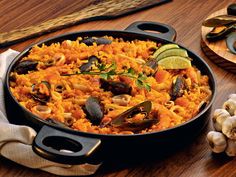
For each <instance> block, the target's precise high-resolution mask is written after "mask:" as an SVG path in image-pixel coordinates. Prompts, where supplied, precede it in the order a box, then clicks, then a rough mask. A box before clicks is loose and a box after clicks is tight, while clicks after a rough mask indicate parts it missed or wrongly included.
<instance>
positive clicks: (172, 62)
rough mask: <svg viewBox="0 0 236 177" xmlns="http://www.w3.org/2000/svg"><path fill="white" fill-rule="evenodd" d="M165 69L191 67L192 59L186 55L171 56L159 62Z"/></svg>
mask: <svg viewBox="0 0 236 177" xmlns="http://www.w3.org/2000/svg"><path fill="white" fill-rule="evenodd" d="M157 64H158V65H159V66H162V67H163V68H164V69H185V68H189V67H191V61H190V60H189V59H188V58H186V57H181V56H170V57H165V58H163V59H161V60H160V61H158V62H157Z"/></svg>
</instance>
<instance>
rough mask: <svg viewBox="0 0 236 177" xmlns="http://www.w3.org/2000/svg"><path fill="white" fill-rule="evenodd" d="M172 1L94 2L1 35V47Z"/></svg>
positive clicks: (118, 0)
mask: <svg viewBox="0 0 236 177" xmlns="http://www.w3.org/2000/svg"><path fill="white" fill-rule="evenodd" d="M168 1H170V0H152V1H150V0H115V1H114V0H100V1H93V2H91V3H90V4H88V5H87V6H85V7H84V8H83V9H80V10H79V11H77V12H74V13H71V14H69V15H65V16H60V17H57V18H54V19H50V20H48V21H45V22H42V23H39V24H36V25H33V26H29V27H25V28H20V29H15V30H11V31H9V32H8V31H7V32H4V33H0V47H1V46H8V45H10V44H13V43H16V42H19V41H24V40H26V39H29V38H32V37H36V36H40V35H42V34H45V33H49V32H52V31H56V30H59V29H62V28H66V27H69V26H72V25H75V24H79V23H83V22H88V21H92V20H100V19H112V18H116V17H119V16H122V15H125V14H131V13H132V12H136V11H138V10H141V9H146V8H148V7H152V6H154V5H158V4H163V3H165V2H168Z"/></svg>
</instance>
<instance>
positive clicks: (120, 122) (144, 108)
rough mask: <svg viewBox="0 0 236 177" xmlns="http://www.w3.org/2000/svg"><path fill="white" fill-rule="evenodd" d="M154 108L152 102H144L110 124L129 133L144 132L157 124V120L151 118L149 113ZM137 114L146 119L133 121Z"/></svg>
mask: <svg viewBox="0 0 236 177" xmlns="http://www.w3.org/2000/svg"><path fill="white" fill-rule="evenodd" d="M151 108H152V103H151V101H144V102H142V103H140V104H138V105H136V106H134V107H132V108H130V109H128V110H127V111H125V112H123V113H121V114H120V115H118V116H117V117H116V118H114V119H113V120H112V121H111V122H110V123H109V124H110V125H111V126H113V127H116V128H119V129H122V130H128V131H134V132H137V131H141V130H144V129H146V128H148V127H150V126H152V125H153V124H155V123H157V122H158V120H157V119H153V118H149V117H148V116H149V113H150V111H151ZM136 114H143V115H144V118H143V119H142V120H140V121H132V118H133V117H134V116H135V115H136Z"/></svg>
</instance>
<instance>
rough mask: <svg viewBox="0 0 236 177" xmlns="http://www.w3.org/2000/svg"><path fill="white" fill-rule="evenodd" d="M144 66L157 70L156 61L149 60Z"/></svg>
mask: <svg viewBox="0 0 236 177" xmlns="http://www.w3.org/2000/svg"><path fill="white" fill-rule="evenodd" d="M146 65H147V66H149V67H150V68H152V69H154V70H155V69H156V68H157V61H156V59H150V60H148V61H147V63H146Z"/></svg>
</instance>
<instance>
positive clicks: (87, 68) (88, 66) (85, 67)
mask: <svg viewBox="0 0 236 177" xmlns="http://www.w3.org/2000/svg"><path fill="white" fill-rule="evenodd" d="M98 63H101V60H100V59H99V58H98V57H96V56H95V55H92V56H90V57H89V58H88V62H87V63H84V64H82V65H81V66H80V67H79V69H80V72H88V71H90V70H91V69H92V66H93V65H97V64H98Z"/></svg>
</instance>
